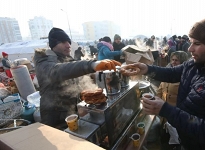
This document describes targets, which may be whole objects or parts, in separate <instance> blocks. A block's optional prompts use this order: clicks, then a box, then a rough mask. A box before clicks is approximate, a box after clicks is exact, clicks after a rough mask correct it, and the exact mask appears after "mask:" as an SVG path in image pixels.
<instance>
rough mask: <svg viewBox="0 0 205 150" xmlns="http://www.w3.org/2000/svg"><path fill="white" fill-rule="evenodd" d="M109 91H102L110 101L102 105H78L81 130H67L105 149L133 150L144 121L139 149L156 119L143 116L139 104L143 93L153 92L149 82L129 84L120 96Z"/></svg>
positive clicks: (150, 116)
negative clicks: (133, 136) (140, 124)
mask: <svg viewBox="0 0 205 150" xmlns="http://www.w3.org/2000/svg"><path fill="white" fill-rule="evenodd" d="M105 89H107V86H106V88H105ZM107 91H108V90H104V91H103V93H105V95H106V96H107V100H106V102H103V103H101V104H87V103H86V102H85V101H81V102H79V103H78V104H77V108H78V115H79V120H78V126H79V127H78V129H77V130H76V131H71V130H69V128H67V129H65V130H64V131H65V132H67V133H69V134H72V135H75V136H77V137H80V138H83V139H86V140H88V141H90V142H92V143H94V144H96V145H98V146H101V147H103V148H105V149H112V150H115V149H127V150H131V149H136V147H134V146H133V144H132V140H131V139H130V137H131V136H132V134H134V133H137V132H138V131H137V123H139V122H144V123H145V132H144V134H143V135H141V138H140V145H139V147H138V149H140V148H141V147H142V146H143V143H144V141H145V138H146V136H147V134H148V131H149V129H150V127H151V125H152V123H153V120H154V118H155V116H153V115H145V114H143V112H142V109H141V103H140V96H141V95H142V94H143V93H147V92H152V91H151V90H150V82H148V81H146V80H144V81H129V83H128V84H127V86H124V87H123V88H121V89H120V91H119V92H118V93H116V91H114V90H113V93H114V94H107V93H106V92H107Z"/></svg>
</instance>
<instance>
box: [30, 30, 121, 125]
mask: <svg viewBox="0 0 205 150" xmlns="http://www.w3.org/2000/svg"><path fill="white" fill-rule="evenodd" d="M48 39H49V46H50V48H51V49H36V51H35V56H34V64H35V71H36V76H37V79H38V83H39V86H40V89H39V90H40V95H41V100H40V113H41V122H42V123H44V124H46V125H49V126H52V127H55V128H61V129H62V128H64V129H65V128H66V126H67V125H66V122H65V118H66V116H68V115H70V114H73V113H77V108H76V104H77V101H78V99H77V97H78V95H79V93H80V92H81V91H82V90H85V89H82V87H81V86H79V85H78V83H79V80H78V77H80V76H83V75H86V74H89V73H94V72H95V71H100V70H111V69H115V66H116V65H121V64H120V63H119V62H116V61H111V60H103V61H94V60H90V61H86V60H82V61H74V59H73V58H72V57H71V56H70V51H71V49H70V48H71V40H70V38H69V36H68V35H67V34H66V33H65V32H64V31H63V30H62V29H59V28H52V29H51V30H50V32H49V35H48Z"/></svg>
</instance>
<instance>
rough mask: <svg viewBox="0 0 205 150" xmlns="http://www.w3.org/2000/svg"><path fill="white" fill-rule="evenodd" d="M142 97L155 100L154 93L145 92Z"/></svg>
mask: <svg viewBox="0 0 205 150" xmlns="http://www.w3.org/2000/svg"><path fill="white" fill-rule="evenodd" d="M142 97H144V98H147V99H150V100H154V99H155V98H154V95H153V94H152V93H144V94H142Z"/></svg>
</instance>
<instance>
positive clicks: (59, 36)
mask: <svg viewBox="0 0 205 150" xmlns="http://www.w3.org/2000/svg"><path fill="white" fill-rule="evenodd" d="M48 40H49V46H50V48H51V49H53V47H55V46H56V45H57V44H58V43H59V42H65V41H68V42H69V43H70V44H71V40H70V38H69V36H68V35H67V34H66V33H65V32H64V31H63V30H62V29H59V28H52V29H51V30H50V32H49V34H48Z"/></svg>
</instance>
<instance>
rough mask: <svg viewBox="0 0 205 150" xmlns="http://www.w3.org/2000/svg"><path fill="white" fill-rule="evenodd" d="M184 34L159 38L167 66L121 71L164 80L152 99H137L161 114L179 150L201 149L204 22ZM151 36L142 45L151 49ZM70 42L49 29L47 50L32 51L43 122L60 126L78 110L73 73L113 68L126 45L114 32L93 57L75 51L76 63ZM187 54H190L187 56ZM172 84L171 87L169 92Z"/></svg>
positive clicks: (132, 66) (204, 94)
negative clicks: (166, 55)
mask: <svg viewBox="0 0 205 150" xmlns="http://www.w3.org/2000/svg"><path fill="white" fill-rule="evenodd" d="M188 35H189V38H190V39H189V38H188V36H185V35H183V36H182V37H181V39H180V37H179V36H178V37H177V36H176V35H173V36H172V37H171V38H170V39H168V40H167V41H166V38H164V39H163V41H162V42H161V45H163V46H168V51H167V52H168V56H169V59H170V64H169V65H168V66H167V67H159V66H156V65H147V64H144V63H134V64H129V65H125V66H123V67H121V69H122V71H126V72H127V74H129V75H130V76H132V75H147V76H149V77H150V78H153V79H155V80H159V81H162V83H161V85H160V87H159V90H158V94H157V95H156V96H155V100H149V99H147V98H141V102H142V105H143V108H142V109H143V111H144V112H145V113H146V114H151V115H158V116H161V117H162V118H164V119H165V120H166V121H167V122H168V123H169V124H171V125H172V126H173V128H176V130H177V132H178V135H179V138H180V140H179V141H180V143H179V146H180V149H181V150H182V149H184V150H193V149H197V150H202V149H205V125H204V124H205V120H204V119H205V90H204V85H205V76H204V74H205V69H204V68H205V65H204V64H205V20H202V21H199V22H197V23H195V24H194V25H193V27H192V28H191V29H190V31H189V34H188ZM154 40H155V36H151V38H150V39H148V40H147V41H146V43H145V44H146V46H148V47H150V49H151V48H153V44H154ZM71 44H72V43H71V39H70V38H69V36H68V35H67V34H66V33H65V32H64V31H63V30H61V29H59V28H52V29H51V31H50V32H49V46H50V49H36V51H35V57H34V63H35V71H36V76H37V79H38V81H39V86H40V95H41V100H40V112H41V122H42V123H44V124H47V125H49V126H53V127H56V128H58V127H59V124H63V125H65V126H66V124H65V121H64V119H65V117H66V116H67V115H69V114H73V113H76V111H77V110H76V109H77V108H76V104H77V96H78V95H75V94H74V93H76V92H74V90H75V91H76V90H79V91H81V90H83V89H81V87H79V86H78V82H79V81H78V78H77V77H80V76H83V75H86V74H90V73H95V72H96V71H102V70H111V69H114V70H115V66H117V65H118V66H120V65H121V63H123V62H124V60H123V55H124V54H123V51H122V50H121V49H122V48H123V47H124V46H126V44H124V43H123V42H122V41H121V37H120V36H119V35H117V34H116V35H115V37H114V42H113V43H112V41H111V38H110V37H108V36H105V37H103V38H102V39H100V40H99V42H98V44H97V50H96V49H95V50H93V53H92V55H97V60H92V59H91V60H80V58H79V57H80V55H78V57H76V58H75V59H76V60H77V61H76V60H75V59H74V58H72V57H71V56H70V51H71V50H70V47H71ZM78 50H80V49H78ZM76 54H77V53H76ZM189 55H191V56H192V59H190V60H188V58H189ZM81 56H83V55H82V54H81ZM118 61H119V62H118ZM120 62H121V63H120ZM179 83H180V84H179ZM171 87H173V89H174V91H172V90H170V88H171ZM177 88H178V90H177ZM162 138H163V137H162Z"/></svg>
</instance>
